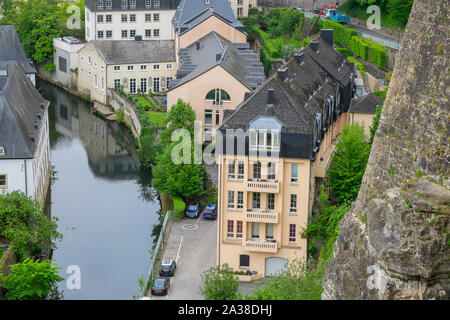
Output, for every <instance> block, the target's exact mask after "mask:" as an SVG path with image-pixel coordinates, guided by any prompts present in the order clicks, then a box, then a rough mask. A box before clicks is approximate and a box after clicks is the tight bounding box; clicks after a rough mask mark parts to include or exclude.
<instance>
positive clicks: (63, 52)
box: [52, 37, 86, 87]
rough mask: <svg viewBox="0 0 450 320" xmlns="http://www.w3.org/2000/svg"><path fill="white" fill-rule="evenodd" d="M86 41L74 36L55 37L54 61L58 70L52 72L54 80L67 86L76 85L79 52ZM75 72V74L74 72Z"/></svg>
mask: <svg viewBox="0 0 450 320" xmlns="http://www.w3.org/2000/svg"><path fill="white" fill-rule="evenodd" d="M85 45H86V43H84V42H81V41H80V40H78V39H76V38H74V37H62V38H54V39H53V47H54V48H55V52H54V54H53V63H54V64H55V67H56V70H55V71H54V72H53V74H52V79H53V80H54V81H57V82H60V83H62V84H63V85H64V86H66V87H76V82H77V79H76V76H75V75H76V72H77V70H78V60H79V59H78V52H79V51H80V50H81V49H83V48H84V46H85ZM74 73H75V74H74Z"/></svg>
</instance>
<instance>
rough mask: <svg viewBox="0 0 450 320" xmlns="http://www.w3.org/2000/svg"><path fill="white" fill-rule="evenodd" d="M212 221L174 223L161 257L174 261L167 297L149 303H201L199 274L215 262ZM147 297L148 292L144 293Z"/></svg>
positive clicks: (213, 225) (213, 226) (198, 220)
mask: <svg viewBox="0 0 450 320" xmlns="http://www.w3.org/2000/svg"><path fill="white" fill-rule="evenodd" d="M216 223H217V222H216V220H203V219H202V218H198V219H189V218H184V219H182V220H180V221H176V222H174V224H173V226H172V230H171V232H170V235H169V239H168V243H167V247H166V250H165V251H164V255H163V258H164V259H166V258H172V259H176V261H177V269H176V271H175V277H172V278H171V285H170V289H169V294H168V295H167V296H162V297H159V296H158V297H157V296H151V298H152V300H164V299H170V300H203V299H204V298H203V296H202V295H201V293H200V290H199V286H200V285H201V283H202V281H201V274H202V273H203V271H205V270H207V269H209V268H211V267H213V266H215V263H216V243H217V239H216ZM148 295H150V292H149V293H148Z"/></svg>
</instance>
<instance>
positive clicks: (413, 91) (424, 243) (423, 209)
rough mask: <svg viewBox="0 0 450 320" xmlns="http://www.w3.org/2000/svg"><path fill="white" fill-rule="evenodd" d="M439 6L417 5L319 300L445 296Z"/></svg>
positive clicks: (445, 60) (421, 1)
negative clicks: (360, 182) (357, 194)
mask: <svg viewBox="0 0 450 320" xmlns="http://www.w3.org/2000/svg"><path fill="white" fill-rule="evenodd" d="M448 17H449V12H448V0H416V1H415V2H414V5H413V10H412V12H411V18H410V20H409V23H408V26H407V29H406V32H405V37H404V38H403V41H402V48H401V50H400V52H399V53H398V56H397V58H398V60H397V64H396V66H395V68H394V72H393V76H392V81H391V85H390V88H389V92H388V95H387V98H386V101H385V103H384V106H383V112H382V115H381V119H380V124H379V128H378V130H377V133H376V135H375V139H374V143H373V146H372V151H371V155H370V158H369V163H368V166H367V170H366V172H365V175H364V178H363V183H362V186H361V190H360V192H359V196H358V199H357V200H356V202H355V203H354V205H353V207H352V210H351V211H350V212H348V213H347V214H346V215H345V217H344V218H343V220H342V221H341V223H340V234H339V237H338V239H337V241H336V243H335V245H334V252H333V254H334V257H333V258H332V260H331V261H330V263H329V265H328V268H327V271H326V274H325V278H324V281H323V286H324V292H323V294H322V298H323V299H449V298H450V280H449V279H450V250H449V248H450V246H449V238H448V234H449V220H450V219H449V214H450V207H449V204H450V191H449V186H450V182H449V180H448V163H449V162H448V159H449V157H450V152H449V141H450V140H449V129H450V124H449V109H450V108H449V106H450V104H449V101H448V96H449V94H450V78H449V53H450V50H449V49H450V48H449V46H450V45H449V44H450V41H449V35H450V26H449V20H448Z"/></svg>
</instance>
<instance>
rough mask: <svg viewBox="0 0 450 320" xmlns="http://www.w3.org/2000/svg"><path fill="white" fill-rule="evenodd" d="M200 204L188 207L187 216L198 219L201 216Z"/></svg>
mask: <svg viewBox="0 0 450 320" xmlns="http://www.w3.org/2000/svg"><path fill="white" fill-rule="evenodd" d="M200 210H201V208H200V204H198V203H197V204H192V205H190V206H189V207H188V209H187V211H186V216H188V217H189V218H197V217H198V215H199V214H200Z"/></svg>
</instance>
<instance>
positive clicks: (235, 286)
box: [200, 263, 241, 300]
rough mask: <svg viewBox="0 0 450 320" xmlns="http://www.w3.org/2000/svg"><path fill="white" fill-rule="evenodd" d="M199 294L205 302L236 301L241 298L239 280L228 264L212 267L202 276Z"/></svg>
mask: <svg viewBox="0 0 450 320" xmlns="http://www.w3.org/2000/svg"><path fill="white" fill-rule="evenodd" d="M202 280H203V283H202V285H201V286H200V292H201V293H202V295H203V296H204V297H205V298H206V300H236V299H239V298H241V296H240V294H239V292H238V290H239V280H238V278H237V277H236V276H235V274H234V271H233V269H231V268H230V266H229V265H228V264H226V263H225V264H223V265H221V266H215V267H212V268H210V269H208V270H206V271H205V272H203V274H202Z"/></svg>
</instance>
